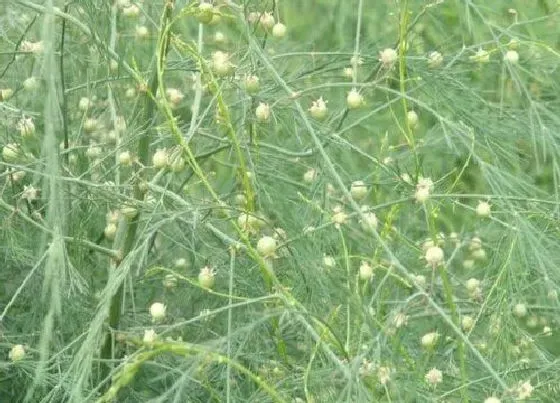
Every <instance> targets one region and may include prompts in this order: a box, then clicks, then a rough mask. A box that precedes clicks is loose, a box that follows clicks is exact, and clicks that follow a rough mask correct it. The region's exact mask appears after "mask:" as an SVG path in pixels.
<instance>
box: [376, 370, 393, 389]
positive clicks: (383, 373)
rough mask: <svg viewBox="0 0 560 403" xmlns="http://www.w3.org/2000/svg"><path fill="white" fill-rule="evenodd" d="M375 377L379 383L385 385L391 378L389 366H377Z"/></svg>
mask: <svg viewBox="0 0 560 403" xmlns="http://www.w3.org/2000/svg"><path fill="white" fill-rule="evenodd" d="M377 378H378V379H379V383H380V384H382V385H385V384H386V383H387V382H389V381H390V380H391V368H389V367H379V368H377Z"/></svg>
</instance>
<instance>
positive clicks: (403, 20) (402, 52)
mask: <svg viewBox="0 0 560 403" xmlns="http://www.w3.org/2000/svg"><path fill="white" fill-rule="evenodd" d="M407 35H408V0H404V1H403V2H402V8H401V12H400V22H399V45H398V55H399V89H400V92H401V100H402V106H403V112H404V118H405V133H404V135H405V138H406V142H407V143H408V146H409V147H410V149H411V151H412V153H413V154H414V162H415V164H416V176H418V174H419V173H420V162H419V160H418V154H417V153H416V143H415V139H414V133H413V132H412V128H411V127H410V124H409V123H408V119H407V118H406V115H407V113H408V103H407V100H406V96H405V94H406V76H407V73H406V72H407V70H406V50H407V43H406V37H407Z"/></svg>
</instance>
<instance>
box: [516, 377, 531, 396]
mask: <svg viewBox="0 0 560 403" xmlns="http://www.w3.org/2000/svg"><path fill="white" fill-rule="evenodd" d="M533 389H534V388H533V385H531V382H530V381H525V382H520V384H519V386H518V387H517V398H518V399H520V400H523V399H527V398H529V397H531V395H532V394H533Z"/></svg>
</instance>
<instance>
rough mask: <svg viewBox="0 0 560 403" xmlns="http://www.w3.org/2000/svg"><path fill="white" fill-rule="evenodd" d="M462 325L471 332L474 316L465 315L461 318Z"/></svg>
mask: <svg viewBox="0 0 560 403" xmlns="http://www.w3.org/2000/svg"><path fill="white" fill-rule="evenodd" d="M461 327H462V328H463V330H464V331H465V332H470V331H471V330H472V328H473V327H474V318H473V317H472V316H470V315H465V316H463V318H462V319H461Z"/></svg>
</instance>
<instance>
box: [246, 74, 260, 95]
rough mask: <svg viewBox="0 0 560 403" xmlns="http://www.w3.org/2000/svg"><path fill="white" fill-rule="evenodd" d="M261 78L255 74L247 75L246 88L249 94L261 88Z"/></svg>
mask: <svg viewBox="0 0 560 403" xmlns="http://www.w3.org/2000/svg"><path fill="white" fill-rule="evenodd" d="M260 87H261V86H260V83H259V78H258V77H257V76H255V75H249V76H247V77H245V90H246V91H247V92H248V93H249V94H256V93H257V92H259V89H260Z"/></svg>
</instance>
